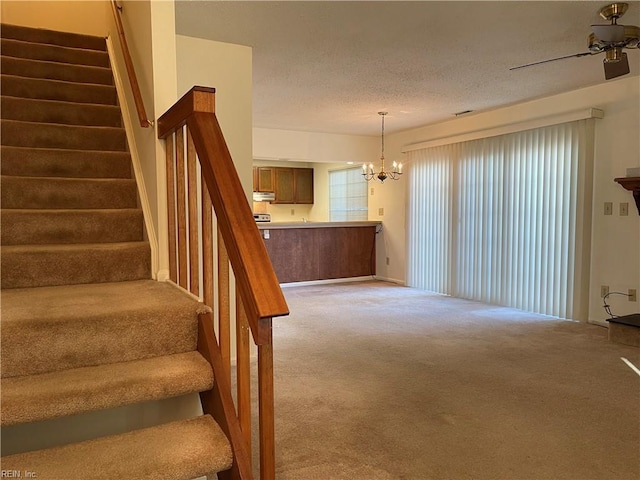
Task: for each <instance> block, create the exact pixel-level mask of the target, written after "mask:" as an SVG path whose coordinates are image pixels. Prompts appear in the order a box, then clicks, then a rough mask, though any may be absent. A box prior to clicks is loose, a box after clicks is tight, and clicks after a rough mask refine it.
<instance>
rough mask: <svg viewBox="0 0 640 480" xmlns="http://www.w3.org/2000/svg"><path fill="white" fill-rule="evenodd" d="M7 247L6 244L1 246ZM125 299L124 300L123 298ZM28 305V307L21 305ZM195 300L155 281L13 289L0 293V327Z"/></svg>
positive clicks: (182, 304)
mask: <svg viewBox="0 0 640 480" xmlns="http://www.w3.org/2000/svg"><path fill="white" fill-rule="evenodd" d="M3 248H9V247H3ZM124 299H126V301H124ZM25 305H29V308H28V309H27V308H24V306H25ZM198 305H199V303H198V302H197V301H196V300H195V299H193V298H192V297H191V296H189V295H187V294H186V293H184V292H182V291H181V290H179V289H177V288H176V287H174V286H172V285H170V284H168V283H164V282H157V281H155V280H136V281H132V282H113V283H100V284H94V283H87V284H80V285H60V286H53V287H37V288H16V289H12V290H5V291H3V292H2V317H0V322H2V326H3V327H4V326H5V324H7V323H9V322H25V321H32V322H46V323H50V322H56V321H60V320H66V319H68V318H69V316H70V315H72V314H73V312H79V311H82V312H84V313H83V316H84V318H85V319H88V318H93V317H95V318H103V317H104V316H105V315H109V316H117V315H121V314H123V313H127V314H128V315H133V312H136V311H155V310H158V311H166V310H167V309H168V310H171V309H172V308H173V307H175V308H185V307H191V308H192V309H193V311H194V312H196V310H197V308H198Z"/></svg>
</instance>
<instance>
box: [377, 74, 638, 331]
mask: <svg viewBox="0 0 640 480" xmlns="http://www.w3.org/2000/svg"><path fill="white" fill-rule="evenodd" d="M587 107H595V108H599V109H602V110H604V112H605V117H604V119H602V120H596V139H595V161H594V190H593V198H594V209H593V218H592V235H591V236H592V256H591V274H590V298H589V300H590V303H589V320H590V321H595V322H602V320H603V319H605V318H606V315H605V312H604V310H603V308H602V300H601V298H600V286H601V285H608V286H609V287H610V289H611V290H612V291H613V290H621V291H624V292H626V291H627V289H629V288H636V289H639V287H640V248H639V247H638V245H639V244H640V215H638V212H637V209H636V208H635V205H634V204H633V198H632V196H631V193H630V192H627V191H626V190H624V189H623V188H622V187H621V186H619V185H618V184H617V183H615V182H614V181H613V179H614V178H615V177H621V176H624V175H625V172H626V169H627V168H629V167H638V166H640V135H639V133H638V132H640V81H639V79H638V77H625V78H622V79H618V80H615V81H609V82H607V83H603V84H600V85H596V86H593V87H588V88H584V89H580V90H576V91H574V92H569V93H565V94H560V95H555V96H552V97H547V98H542V99H538V100H534V101H531V102H526V103H522V104H519V105H514V106H510V107H507V108H501V109H497V110H493V111H489V112H484V113H478V114H475V115H470V116H468V117H461V118H457V119H454V120H451V121H447V122H442V123H439V124H435V125H429V126H425V127H421V128H418V129H414V130H410V131H406V132H400V133H397V134H392V135H389V136H388V137H387V139H386V140H387V141H386V149H387V151H388V152H389V158H390V159H391V160H396V159H400V158H402V157H403V155H402V153H401V149H402V147H404V146H406V145H409V144H413V143H418V142H422V141H428V140H433V139H437V138H445V137H448V136H453V135H458V134H462V133H468V132H473V131H477V130H483V129H487V128H491V127H497V126H501V125H506V124H510V123H517V122H521V121H526V120H530V119H534V118H540V117H544V116H548V115H554V114H559V113H565V112H571V111H573V110H578V109H581V108H587ZM605 201H611V202H614V204H615V207H614V215H613V216H610V217H609V216H607V217H605V216H604V215H603V208H602V207H603V203H604V202H605ZM620 202H629V203H630V215H629V216H627V217H621V216H619V215H618V206H619V203H620ZM369 206H370V211H374V210H375V209H376V207H380V208H384V214H385V215H384V217H383V218H382V220H383V222H384V230H383V234H384V247H383V248H379V249H378V258H377V265H378V272H379V275H380V276H381V277H386V278H391V279H396V280H400V281H404V280H405V261H406V256H405V253H406V237H405V232H406V225H405V210H406V182H403V181H402V180H401V181H399V182H395V183H394V184H391V185H390V188H387V183H385V185H384V188H383V187H382V186H380V187H378V188H376V191H375V194H374V196H373V197H370V199H369ZM372 206H373V208H371V207H372ZM385 257H389V266H388V267H387V266H386V265H385ZM611 304H612V307H613V310H614V312H615V313H616V314H618V315H625V314H629V313H634V312H638V311H639V310H640V307H639V305H638V303H635V304H634V303H632V302H629V301H627V300H626V299H623V298H622V297H620V298H612V299H611Z"/></svg>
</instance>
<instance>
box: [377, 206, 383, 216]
mask: <svg viewBox="0 0 640 480" xmlns="http://www.w3.org/2000/svg"><path fill="white" fill-rule="evenodd" d="M383 215H384V208H379V209H378V216H380V217H382V216H383Z"/></svg>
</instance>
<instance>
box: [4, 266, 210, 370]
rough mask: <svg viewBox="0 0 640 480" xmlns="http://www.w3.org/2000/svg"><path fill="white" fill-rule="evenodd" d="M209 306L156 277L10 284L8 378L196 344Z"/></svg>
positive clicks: (6, 335)
mask: <svg viewBox="0 0 640 480" xmlns="http://www.w3.org/2000/svg"><path fill="white" fill-rule="evenodd" d="M91 269H93V268H91ZM202 308H203V307H202V306H201V304H200V303H198V302H197V301H196V300H194V299H193V298H192V297H191V296H189V295H187V294H185V293H184V292H182V291H180V290H178V289H177V288H176V287H174V286H172V285H169V284H166V283H160V282H156V281H153V280H140V281H135V282H116V283H103V284H83V285H66V286H59V287H42V288H21V289H15V290H3V291H2V317H1V322H2V336H3V338H5V339H11V341H7V342H4V343H3V345H2V350H0V355H1V357H0V360H1V361H0V367H1V369H2V377H3V378H6V377H14V376H23V375H37V374H41V373H46V372H51V371H60V370H66V369H74V368H81V367H88V366H95V365H105V364H109V363H117V362H129V361H134V360H141V359H145V358H152V357H158V356H163V355H173V354H177V353H185V352H190V351H193V350H195V349H196V342H197V338H198V337H197V336H198V326H197V314H198V312H199V311H200V310H201V309H202Z"/></svg>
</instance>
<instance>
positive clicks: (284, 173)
mask: <svg viewBox="0 0 640 480" xmlns="http://www.w3.org/2000/svg"><path fill="white" fill-rule="evenodd" d="M272 169H273V184H274V192H275V194H276V199H275V200H274V201H273V202H272V203H281V204H287V203H288V204H293V203H302V204H313V168H287V167H272Z"/></svg>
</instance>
